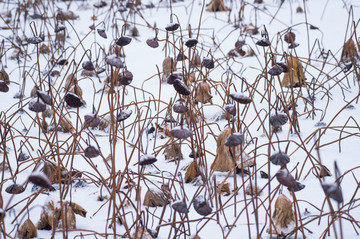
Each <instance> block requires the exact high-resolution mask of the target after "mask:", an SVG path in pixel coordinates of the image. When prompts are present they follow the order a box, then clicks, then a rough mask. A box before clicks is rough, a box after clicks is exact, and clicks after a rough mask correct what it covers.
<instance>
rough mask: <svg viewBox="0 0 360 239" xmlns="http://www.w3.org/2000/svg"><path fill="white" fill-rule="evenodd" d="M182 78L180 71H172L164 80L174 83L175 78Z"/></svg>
mask: <svg viewBox="0 0 360 239" xmlns="http://www.w3.org/2000/svg"><path fill="white" fill-rule="evenodd" d="M182 78H183V75H182V72H172V73H171V74H170V75H169V76H168V77H167V80H166V82H167V83H168V84H170V85H173V84H174V80H175V79H179V80H181V79H182Z"/></svg>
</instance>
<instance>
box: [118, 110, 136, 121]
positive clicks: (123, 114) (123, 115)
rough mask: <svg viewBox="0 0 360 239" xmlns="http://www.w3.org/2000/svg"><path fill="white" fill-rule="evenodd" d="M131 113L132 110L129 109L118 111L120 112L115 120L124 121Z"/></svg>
mask: <svg viewBox="0 0 360 239" xmlns="http://www.w3.org/2000/svg"><path fill="white" fill-rule="evenodd" d="M131 114H132V110H131V109H123V110H121V111H120V113H119V114H118V115H117V117H116V120H117V121H118V122H121V121H124V120H126V119H127V118H129V117H130V115H131Z"/></svg>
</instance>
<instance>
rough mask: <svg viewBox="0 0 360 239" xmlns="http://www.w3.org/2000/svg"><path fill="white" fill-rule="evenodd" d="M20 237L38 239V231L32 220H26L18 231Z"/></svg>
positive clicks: (22, 238)
mask: <svg viewBox="0 0 360 239" xmlns="http://www.w3.org/2000/svg"><path fill="white" fill-rule="evenodd" d="M18 237H19V238H21V239H28V238H34V237H37V229H36V227H35V225H34V223H33V222H32V221H31V220H30V219H26V220H25V221H24V223H23V224H22V225H21V227H20V229H19V231H18Z"/></svg>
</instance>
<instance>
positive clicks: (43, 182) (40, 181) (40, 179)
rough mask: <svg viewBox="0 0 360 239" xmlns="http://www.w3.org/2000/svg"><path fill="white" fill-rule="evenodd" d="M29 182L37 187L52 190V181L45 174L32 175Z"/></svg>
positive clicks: (35, 173) (34, 173) (36, 173)
mask: <svg viewBox="0 0 360 239" xmlns="http://www.w3.org/2000/svg"><path fill="white" fill-rule="evenodd" d="M28 180H29V181H30V182H32V183H33V184H35V185H36V186H39V187H43V188H48V189H51V188H52V185H51V181H50V180H49V178H48V177H47V176H46V175H45V174H44V173H43V172H33V173H32V174H30V176H29V178H28Z"/></svg>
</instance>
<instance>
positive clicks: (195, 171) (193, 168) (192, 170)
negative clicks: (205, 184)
mask: <svg viewBox="0 0 360 239" xmlns="http://www.w3.org/2000/svg"><path fill="white" fill-rule="evenodd" d="M199 175H200V171H199V168H198V166H197V163H196V162H195V161H193V162H192V163H191V164H190V165H189V167H188V168H187V170H186V173H185V183H190V182H192V181H193V180H194V179H195V178H197V177H198V176H199Z"/></svg>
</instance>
